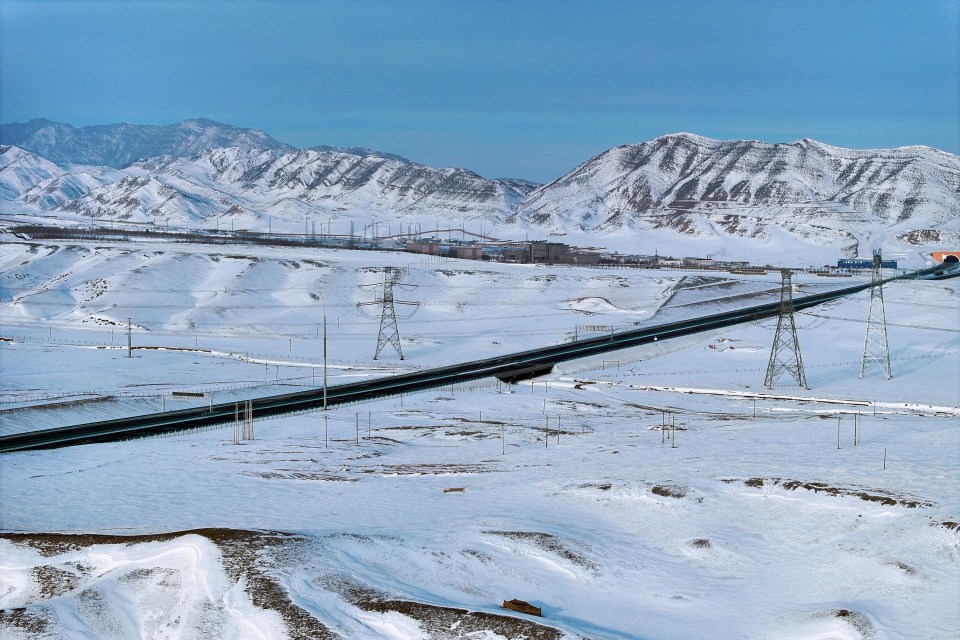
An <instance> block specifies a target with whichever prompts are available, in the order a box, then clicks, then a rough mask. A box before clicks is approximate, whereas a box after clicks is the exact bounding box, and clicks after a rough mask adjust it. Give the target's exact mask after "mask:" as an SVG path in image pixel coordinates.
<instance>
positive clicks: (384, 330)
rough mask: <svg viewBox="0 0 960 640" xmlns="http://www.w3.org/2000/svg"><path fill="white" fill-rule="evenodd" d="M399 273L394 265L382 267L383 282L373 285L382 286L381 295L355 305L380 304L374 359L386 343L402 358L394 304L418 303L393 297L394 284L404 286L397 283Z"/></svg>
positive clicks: (415, 304) (412, 304)
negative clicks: (378, 329) (370, 300)
mask: <svg viewBox="0 0 960 640" xmlns="http://www.w3.org/2000/svg"><path fill="white" fill-rule="evenodd" d="M400 274H401V270H400V269H397V268H395V267H387V268H386V269H384V272H383V284H378V285H374V286H376V287H381V286H382V287H383V295H382V296H381V297H379V298H376V299H374V300H373V302H361V303H359V304H358V305H357V308H358V309H359V308H360V307H364V306H369V305H380V307H381V311H380V332H379V333H378V334H377V349H376V351H375V352H374V354H373V359H374V360H376V359H377V358H379V357H380V352H381V351H383V348H384V347H385V346H387V345H388V344H389V345H392V346H393V348H394V349H396V350H397V354H398V355H399V356H400V359H401V360H403V349H402V348H401V346H400V329H399V328H398V327H397V310H396V307H395V305H398V304H401V305H411V306H414V307H417V306H419V303H417V302H406V301H404V300H396V299H395V298H394V297H393V288H394V286H404V285H399V284H398V283H399V281H400ZM406 286H410V285H406ZM414 311H416V309H414Z"/></svg>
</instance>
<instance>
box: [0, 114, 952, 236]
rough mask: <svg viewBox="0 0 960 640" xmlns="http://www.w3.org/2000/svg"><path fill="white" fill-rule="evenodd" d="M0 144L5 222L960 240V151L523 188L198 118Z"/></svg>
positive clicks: (750, 144) (728, 152)
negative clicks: (38, 218) (36, 218)
mask: <svg viewBox="0 0 960 640" xmlns="http://www.w3.org/2000/svg"><path fill="white" fill-rule="evenodd" d="M0 144H2V145H4V146H2V147H0V153H2V164H0V198H2V199H0V210H2V211H3V212H5V213H24V214H40V215H58V216H64V217H78V218H81V219H89V218H92V219H95V220H100V221H102V222H106V221H107V220H113V221H128V222H140V223H151V222H152V223H159V222H162V221H168V222H167V224H170V225H177V226H191V227H205V228H212V227H214V226H215V225H217V226H219V223H220V220H219V219H220V218H223V217H224V216H227V217H225V218H223V219H224V220H227V219H229V220H230V221H231V222H229V223H227V224H228V225H229V224H232V225H234V226H235V227H236V228H248V229H263V230H265V229H266V228H267V227H268V225H271V226H272V228H273V229H274V230H278V229H285V227H284V225H285V224H288V225H290V229H291V230H295V229H299V230H301V231H302V230H303V229H304V226H303V225H304V222H305V221H308V220H311V219H312V220H314V221H317V220H325V221H326V224H327V225H328V226H330V227H332V229H333V232H334V233H346V232H347V231H348V230H349V224H350V221H354V222H355V223H357V224H359V225H360V226H363V225H366V224H367V223H370V222H379V223H381V226H382V227H383V228H382V229H381V234H382V235H385V234H384V233H383V230H384V229H386V226H387V225H391V224H393V225H398V226H397V229H398V230H399V229H403V230H407V229H409V228H410V227H411V226H412V225H414V224H421V225H422V227H423V228H424V229H428V228H431V227H434V226H435V227H437V228H449V227H460V226H461V225H468V226H470V227H471V228H473V227H477V226H480V227H483V228H485V229H487V230H497V231H498V232H501V233H504V234H509V233H512V234H514V235H515V234H516V233H518V232H521V231H527V232H533V233H535V234H536V233H539V234H541V235H545V234H546V233H551V234H553V235H564V234H567V235H569V236H570V237H571V239H578V240H580V241H584V240H593V241H594V242H595V243H597V244H601V243H609V242H613V241H617V242H620V246H624V245H627V246H629V245H630V244H634V245H639V244H642V243H644V242H649V239H650V238H651V237H656V238H657V239H658V240H657V242H658V243H660V242H661V241H662V242H663V243H666V245H667V246H670V245H671V243H673V245H674V246H682V245H683V242H684V241H694V240H696V241H699V242H700V244H698V245H696V246H701V247H703V246H705V247H707V248H708V249H709V248H711V247H720V246H727V245H730V244H731V243H732V246H736V247H740V248H741V250H747V248H749V247H751V246H757V247H759V246H762V245H766V246H767V248H768V249H771V248H775V246H776V245H778V244H782V243H783V242H787V243H791V242H793V243H798V244H797V246H799V247H805V246H829V247H831V250H833V251H839V252H843V253H844V254H846V255H857V254H859V255H865V254H868V253H869V251H870V249H871V248H872V247H877V246H881V245H882V246H885V247H886V249H885V250H888V251H889V250H890V248H891V246H892V248H893V249H895V250H902V247H903V246H907V247H909V246H916V247H917V248H918V249H920V248H923V247H927V246H930V247H932V246H934V245H936V246H943V245H956V244H960V158H958V157H957V156H955V155H952V154H949V153H945V152H942V151H938V150H936V149H932V148H929V147H919V146H917V147H904V148H899V149H875V150H852V149H843V148H838V147H832V146H829V145H826V144H822V143H819V142H816V141H814V140H809V139H804V140H800V141H797V142H793V143H789V144H768V143H764V142H757V141H743V140H734V141H718V140H712V139H709V138H703V137H700V136H696V135H692V134H687V133H679V134H672V135H664V136H660V137H658V138H655V139H653V140H650V141H647V142H643V143H639V144H629V145H623V146H619V147H615V148H613V149H609V150H607V151H605V152H603V153H601V154H599V155H598V156H596V157H594V158H591V159H589V160H587V161H586V162H584V163H583V164H581V165H580V166H578V167H576V168H574V169H573V170H571V171H570V172H568V173H567V174H566V175H564V176H561V177H559V178H558V179H557V180H554V181H553V182H550V183H549V184H546V185H537V184H535V183H531V182H528V181H525V180H520V179H487V178H484V177H481V176H479V175H477V174H475V173H473V172H471V171H469V170H466V169H457V168H434V167H430V166H427V165H423V164H418V163H416V162H412V161H410V160H407V159H406V158H403V157H401V156H398V155H394V154H390V153H384V152H379V151H373V150H369V149H357V148H349V149H344V148H335V147H323V146H321V147H314V148H311V149H296V148H294V147H291V146H289V145H286V144H283V143H281V142H278V141H276V140H274V139H273V138H271V137H270V136H269V135H267V134H266V133H264V132H262V131H259V130H256V129H243V128H239V127H233V126H230V125H225V124H221V123H217V122H214V121H211V120H206V119H195V120H185V121H183V122H180V123H178V124H173V125H167V126H153V125H130V124H116V125H103V126H92V127H83V128H74V127H71V126H70V125H66V124H61V123H55V122H51V121H49V120H31V121H30V122H28V123H22V124H20V123H17V124H7V125H2V126H0ZM294 223H296V226H294ZM314 224H315V223H314ZM704 243H706V244H704ZM695 244H696V243H695ZM908 250H909V249H908Z"/></svg>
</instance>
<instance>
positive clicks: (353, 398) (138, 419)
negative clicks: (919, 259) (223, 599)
mask: <svg viewBox="0 0 960 640" xmlns="http://www.w3.org/2000/svg"><path fill="white" fill-rule="evenodd" d="M958 275H960V265H958V264H957V263H956V262H955V261H954V262H951V263H947V262H944V263H942V264H939V265H937V266H934V267H931V268H928V269H923V270H920V271H917V272H913V273H910V274H907V275H901V276H896V277H893V278H888V279H886V280H884V281H883V282H891V281H894V280H904V279H928V278H942V277H956V276H958ZM871 286H873V285H872V283H864V284H858V285H854V286H850V287H844V288H840V289H835V290H832V291H827V292H824V293H818V294H813V295H808V296H803V297H799V298H794V300H793V306H794V308H795V309H797V310H801V309H807V308H809V307H813V306H816V305H819V304H823V303H825V302H829V301H831V300H836V299H838V298H842V297H844V296H848V295H852V294H855V293H858V292H860V291H864V290H866V289H869V288H870V287H871ZM779 312H780V303H779V302H774V303H767V304H761V305H755V306H750V307H745V308H742V309H736V310H733V311H726V312H723V313H717V314H712V315H706V316H701V317H697V318H690V319H687V320H679V321H676V322H668V323H664V324H660V325H655V326H650V327H644V328H639V329H632V330H629V331H621V332H619V333H612V334H609V335H603V336H599V337H593V338H586V339H581V340H577V341H575V342H570V343H563V344H557V345H551V346H547V347H540V348H537V349H530V350H528V351H521V352H518V353H512V354H508V355H503V356H497V357H494V358H486V359H483V360H474V361H471V362H464V363H460V364H454V365H449V366H444V367H438V368H434V369H426V370H423V371H416V372H413V373H405V374H401V375H396V376H391V377H385V378H377V379H374V380H368V381H364V382H356V383H351V384H343V385H337V386H333V387H328V388H327V389H326V393H324V390H323V389H310V390H307V391H297V392H293V393H287V394H282V395H275V396H269V397H265V398H255V399H252V401H251V402H252V405H253V415H254V418H263V417H270V416H279V415H284V414H290V413H296V412H302V411H309V410H317V409H322V408H323V407H324V402H326V406H327V407H334V406H337V405H343V404H349V403H352V402H360V401H364V400H370V399H374V398H382V397H387V396H394V395H399V394H404V393H412V392H416V391H422V390H425V389H431V388H437V387H442V386H446V385H451V384H457V383H461V382H467V381H470V380H476V379H479V378H486V377H493V376H497V377H500V378H502V379H508V380H509V379H521V378H523V377H530V375H538V374H542V373H544V372H546V371H549V370H550V369H551V368H552V367H553V365H555V364H557V363H559V362H565V361H568V360H576V359H578V358H584V357H587V356H593V355H597V354H602V353H607V352H609V351H616V350H618V349H626V348H629V347H635V346H639V345H643V344H649V343H651V342H659V341H662V340H669V339H670V338H676V337H680V336H686V335H690V334H695V333H700V332H704V331H711V330H713V329H719V328H722V327H729V326H732V325H736V324H741V323H745V322H752V321H755V320H761V319H764V318H770V317H774V316H776V315H778V314H779ZM324 396H326V399H324ZM237 406H238V403H236V402H226V403H220V404H215V405H212V406H209V407H198V408H190V409H181V410H178V411H166V412H161V413H152V414H146V415H140V416H133V417H129V418H119V419H115V420H105V421H100V422H91V423H87V424H79V425H71V426H66V427H58V428H54V429H44V430H39V431H31V432H27V433H17V434H10V435H5V436H0V452H12V451H25V450H32V449H47V448H54V447H66V446H74V445H80V444H91V443H98V442H115V441H119V440H127V439H133V438H142V437H149V436H157V435H163V434H169V433H176V432H182V431H190V430H194V429H203V428H206V427H211V426H216V425H224V424H229V423H231V422H233V420H234V419H235V416H236V412H237Z"/></svg>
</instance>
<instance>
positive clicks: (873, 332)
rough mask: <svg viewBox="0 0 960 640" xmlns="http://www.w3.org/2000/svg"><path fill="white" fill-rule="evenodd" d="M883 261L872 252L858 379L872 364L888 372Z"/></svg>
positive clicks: (890, 375)
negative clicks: (868, 303) (868, 296)
mask: <svg viewBox="0 0 960 640" xmlns="http://www.w3.org/2000/svg"><path fill="white" fill-rule="evenodd" d="M882 264H883V259H882V258H881V256H880V252H879V251H874V252H873V279H872V285H873V286H871V287H870V312H869V313H868V314H867V335H866V337H865V338H864V339H863V359H862V360H861V361H860V377H861V378H862V377H863V374H864V373H866V371H867V369H868V368H869V367H870V365H872V364H877V365H879V366H880V369H881V370H882V371H883V372H884V373H885V374H886V376H887V380H889V379H891V378H892V377H893V373H891V371H890V345H889V344H888V343H887V316H886V313H884V310H883V277H882V276H881V274H880V267H881V265H882Z"/></svg>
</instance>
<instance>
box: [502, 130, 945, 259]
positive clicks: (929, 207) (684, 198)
mask: <svg viewBox="0 0 960 640" xmlns="http://www.w3.org/2000/svg"><path fill="white" fill-rule="evenodd" d="M958 199H960V159H958V158H957V157H956V156H953V155H951V154H948V153H944V152H941V151H938V150H936V149H931V148H927V147H905V148H901V149H874V150H853V149H843V148H839V147H831V146H829V145H825V144H822V143H819V142H816V141H814V140H809V139H804V140H800V141H798V142H794V143H791V144H767V143H762V142H756V141H746V140H735V141H719V140H712V139H709V138H703V137H700V136H696V135H692V134H687V133H681V134H673V135H667V136H661V137H659V138H655V139H653V140H650V141H648V142H644V143H641V144H633V145H624V146H620V147H615V148H613V149H610V150H608V151H605V152H604V153H602V154H600V155H598V156H597V157H595V158H593V159H591V160H589V161H587V162H585V163H583V164H582V165H580V166H579V167H577V168H576V169H574V170H573V171H571V172H570V173H568V174H567V175H565V176H563V177H562V178H559V179H557V180H555V181H553V182H551V183H549V184H547V185H544V186H542V187H540V188H539V189H537V190H536V191H535V192H533V193H531V194H530V196H529V197H528V198H527V200H526V201H525V202H524V203H523V205H522V206H521V207H520V209H519V211H518V213H517V219H518V220H519V221H526V222H528V223H531V224H537V225H545V226H548V227H550V228H554V229H560V230H563V229H570V228H574V229H576V228H579V229H582V230H587V229H600V230H602V229H605V228H609V227H618V226H627V227H631V228H634V229H636V230H647V231H655V230H658V229H673V230H676V231H678V232H680V233H683V234H686V235H692V236H703V235H708V236H709V235H719V236H741V237H752V238H757V239H758V240H760V241H763V240H767V239H769V238H771V237H772V236H773V235H774V234H775V229H776V228H781V229H785V230H787V231H789V232H790V233H791V234H793V235H796V236H799V237H800V238H823V236H824V235H825V232H826V238H823V239H825V240H826V241H827V242H837V241H838V240H840V239H841V238H842V237H843V236H851V235H853V236H855V235H856V234H855V233H851V229H850V228H851V227H853V228H854V229H856V228H862V227H869V226H871V225H872V226H880V227H881V228H883V229H884V230H885V232H886V233H887V234H888V235H890V236H896V235H898V234H907V233H910V232H916V233H917V234H919V235H922V234H923V233H925V232H926V231H929V230H937V231H939V232H940V234H943V239H942V240H941V241H946V242H948V241H950V240H951V239H955V238H956V237H957V234H958V233H960V200H958ZM867 253H869V252H867Z"/></svg>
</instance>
